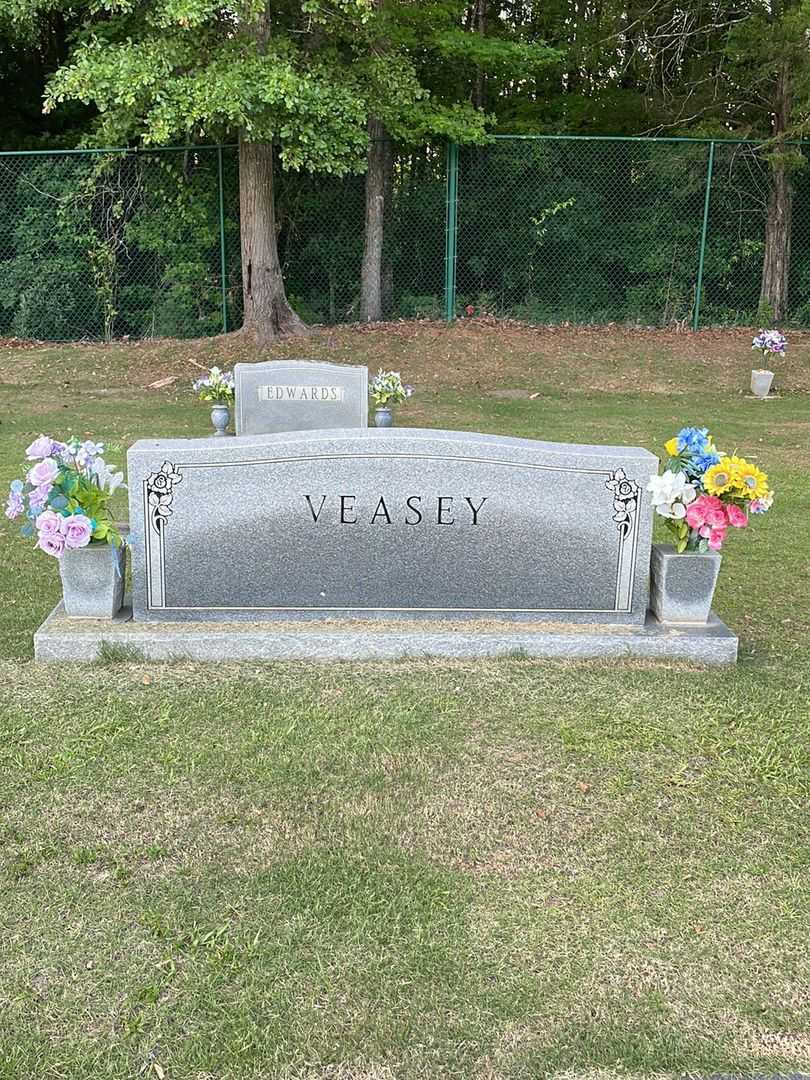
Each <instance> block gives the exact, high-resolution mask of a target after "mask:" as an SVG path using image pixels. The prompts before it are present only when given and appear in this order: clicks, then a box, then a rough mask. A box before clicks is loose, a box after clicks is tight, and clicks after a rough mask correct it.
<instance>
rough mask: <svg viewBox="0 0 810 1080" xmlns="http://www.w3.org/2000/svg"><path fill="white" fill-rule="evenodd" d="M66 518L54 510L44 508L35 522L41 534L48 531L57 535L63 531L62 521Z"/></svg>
mask: <svg viewBox="0 0 810 1080" xmlns="http://www.w3.org/2000/svg"><path fill="white" fill-rule="evenodd" d="M64 520H65V519H64V518H63V517H62V515H61V514H55V513H54V512H53V510H43V512H42V513H41V514H40V515H39V517H38V518H37V520H36V521H35V523H34V524H35V525H36V527H37V532H39V534H40V535H42V534H43V533H47V534H50V535H53V536H57V535H61V533H62V522H63V521H64Z"/></svg>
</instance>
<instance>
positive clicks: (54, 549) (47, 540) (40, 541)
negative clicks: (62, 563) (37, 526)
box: [36, 515, 65, 559]
mask: <svg viewBox="0 0 810 1080" xmlns="http://www.w3.org/2000/svg"><path fill="white" fill-rule="evenodd" d="M40 516H42V515H40ZM36 546H37V547H38V548H39V550H40V551H44V552H45V554H46V555H53V557H54V558H55V559H61V558H62V555H63V554H64V551H65V538H64V536H62V534H61V533H59V532H40V534H39V536H38V537H37V544H36Z"/></svg>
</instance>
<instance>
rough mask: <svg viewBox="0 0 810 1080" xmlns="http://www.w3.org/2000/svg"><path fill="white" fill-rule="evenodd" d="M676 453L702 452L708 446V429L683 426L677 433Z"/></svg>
mask: <svg viewBox="0 0 810 1080" xmlns="http://www.w3.org/2000/svg"><path fill="white" fill-rule="evenodd" d="M677 439H678V453H680V454H684V453H686V454H703V453H705V452H706V450H707V448H708V446H709V429H708V428H705V427H704V428H696V427H685V428H681V430H680V431H679V432H678V435H677Z"/></svg>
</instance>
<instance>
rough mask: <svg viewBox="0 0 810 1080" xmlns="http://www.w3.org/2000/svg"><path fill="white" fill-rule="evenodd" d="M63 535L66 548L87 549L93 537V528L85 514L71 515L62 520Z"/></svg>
mask: <svg viewBox="0 0 810 1080" xmlns="http://www.w3.org/2000/svg"><path fill="white" fill-rule="evenodd" d="M61 531H62V534H63V536H64V537H65V546H66V547H69V548H83V547H87V545H88V544H89V543H90V539H91V537H92V535H93V526H92V524H91V522H90V518H89V517H85V515H84V514H71V515H70V517H63V518H62V530H61Z"/></svg>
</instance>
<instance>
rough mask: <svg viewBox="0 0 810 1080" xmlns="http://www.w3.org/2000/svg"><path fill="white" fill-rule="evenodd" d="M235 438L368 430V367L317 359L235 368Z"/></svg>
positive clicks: (236, 366) (241, 365)
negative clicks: (323, 361)
mask: <svg viewBox="0 0 810 1080" xmlns="http://www.w3.org/2000/svg"><path fill="white" fill-rule="evenodd" d="M234 379H235V381H236V434H237V435H270V434H273V433H274V432H276V431H313V430H317V429H323V428H365V427H368V368H366V367H360V366H348V365H345V364H326V363H321V362H319V361H315V360H269V361H267V362H266V363H262V364H236V365H235V366H234Z"/></svg>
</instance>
